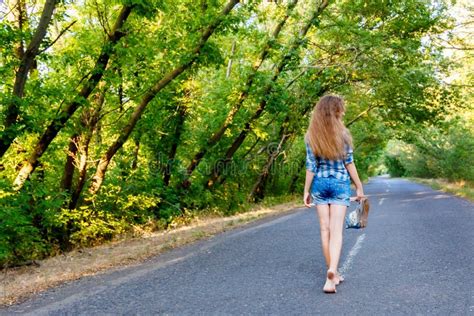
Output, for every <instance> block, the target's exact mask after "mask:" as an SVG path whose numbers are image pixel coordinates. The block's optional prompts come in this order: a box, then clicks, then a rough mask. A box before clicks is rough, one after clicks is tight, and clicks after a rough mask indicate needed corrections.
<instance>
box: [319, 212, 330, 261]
mask: <svg viewBox="0 0 474 316" xmlns="http://www.w3.org/2000/svg"><path fill="white" fill-rule="evenodd" d="M316 210H317V212H318V217H319V228H320V230H321V247H322V249H323V255H324V259H325V260H326V267H327V268H329V264H330V262H331V259H330V256H329V205H327V204H322V205H316Z"/></svg>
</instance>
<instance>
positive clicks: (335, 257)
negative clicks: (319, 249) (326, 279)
mask: <svg viewBox="0 0 474 316" xmlns="http://www.w3.org/2000/svg"><path fill="white" fill-rule="evenodd" d="M346 209H347V206H344V205H336V204H332V205H331V206H330V215H329V233H330V236H331V237H330V239H329V255H330V258H331V262H330V264H329V270H330V271H331V272H333V273H334V275H335V274H336V272H337V267H338V265H339V258H340V256H341V248H342V230H343V223H344V216H345V215H346ZM328 274H329V273H328Z"/></svg>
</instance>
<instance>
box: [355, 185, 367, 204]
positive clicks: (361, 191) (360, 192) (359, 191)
mask: <svg viewBox="0 0 474 316" xmlns="http://www.w3.org/2000/svg"><path fill="white" fill-rule="evenodd" d="M356 194H357V196H356V201H360V200H362V199H365V198H366V196H365V195H364V189H362V188H359V189H356Z"/></svg>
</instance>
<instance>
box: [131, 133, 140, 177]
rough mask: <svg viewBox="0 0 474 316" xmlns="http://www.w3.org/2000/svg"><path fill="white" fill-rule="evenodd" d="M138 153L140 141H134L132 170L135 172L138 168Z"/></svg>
mask: <svg viewBox="0 0 474 316" xmlns="http://www.w3.org/2000/svg"><path fill="white" fill-rule="evenodd" d="M139 151H140V141H139V140H138V139H136V140H135V149H134V150H133V161H132V170H136V169H137V166H138V152H139Z"/></svg>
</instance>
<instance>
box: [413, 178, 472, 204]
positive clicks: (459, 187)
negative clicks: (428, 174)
mask: <svg viewBox="0 0 474 316" xmlns="http://www.w3.org/2000/svg"><path fill="white" fill-rule="evenodd" d="M409 179H410V180H412V181H415V182H418V183H422V184H426V185H429V186H430V187H432V188H433V189H435V190H441V191H444V192H448V193H452V194H454V195H457V196H460V197H463V198H466V199H468V200H470V201H472V202H474V184H472V183H469V182H466V181H456V182H450V181H448V180H446V179H423V178H409Z"/></svg>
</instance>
